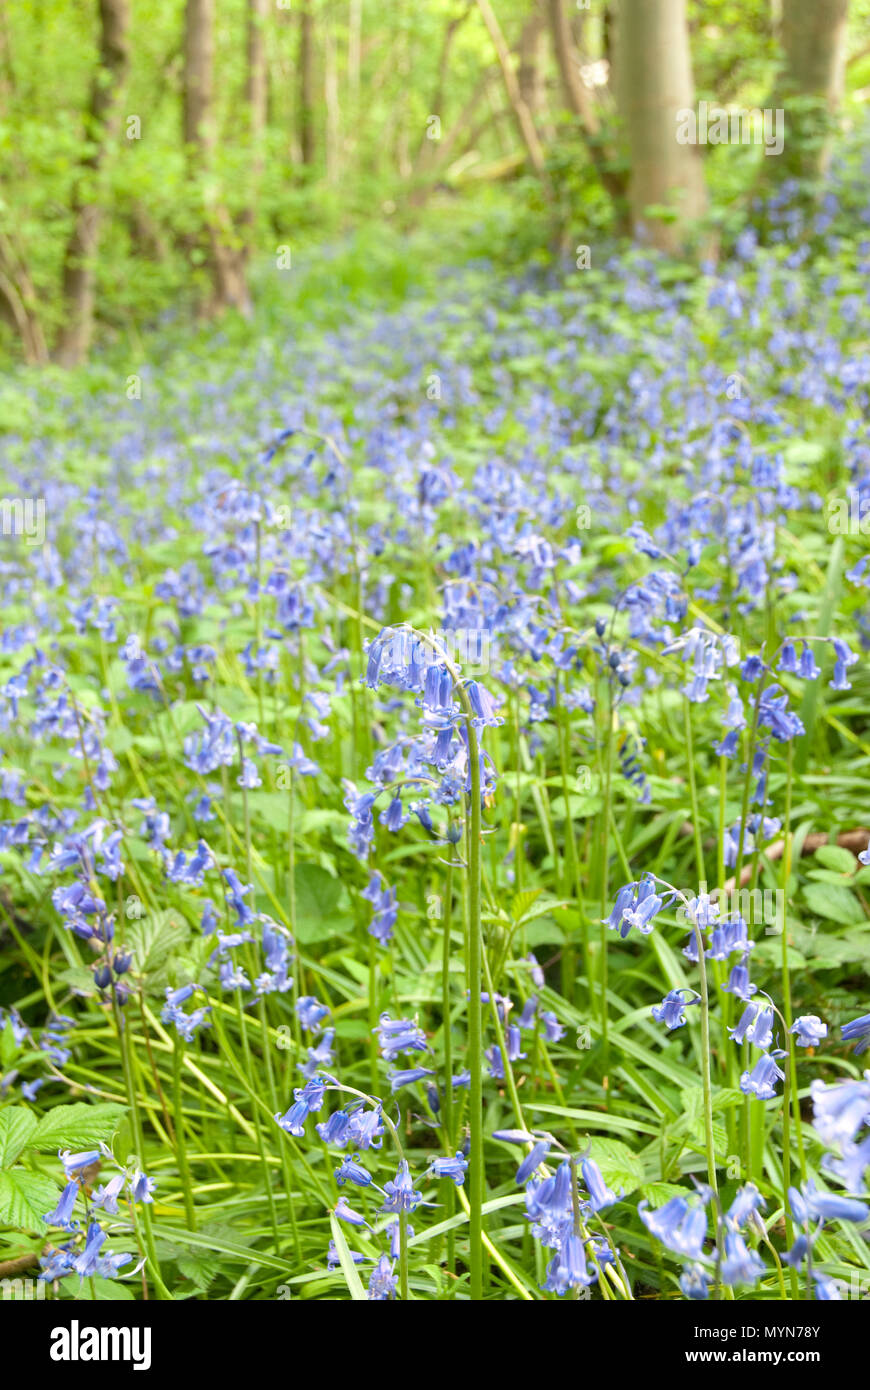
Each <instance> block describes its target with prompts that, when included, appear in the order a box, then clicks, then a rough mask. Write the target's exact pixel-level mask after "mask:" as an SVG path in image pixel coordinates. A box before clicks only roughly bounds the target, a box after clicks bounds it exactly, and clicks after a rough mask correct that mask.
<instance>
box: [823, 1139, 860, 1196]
mask: <svg viewBox="0 0 870 1390" xmlns="http://www.w3.org/2000/svg"><path fill="white" fill-rule="evenodd" d="M840 1150H841V1152H840V1156H839V1157H837V1156H836V1155H834V1154H825V1156H824V1158H823V1159H822V1167H823V1168H825V1169H827V1171H828V1172H830V1173H834V1174H835V1176H836V1177H838V1178H839V1179H840V1181H841V1182H842V1183H843V1185H844V1187H846V1188H848V1190H849V1191H850V1192H861V1193H863V1192H865V1191H866V1186H867V1184H866V1174H867V1169H868V1168H870V1134H868V1135H867V1137H866V1139H862V1140H861V1142H860V1143H859V1144H856V1143H854V1142H853V1141H852V1140H851V1139H845V1140H843V1141H842V1143H841V1146H840Z"/></svg>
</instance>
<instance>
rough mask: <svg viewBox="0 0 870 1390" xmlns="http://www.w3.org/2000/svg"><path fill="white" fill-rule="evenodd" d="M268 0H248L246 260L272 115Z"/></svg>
mask: <svg viewBox="0 0 870 1390" xmlns="http://www.w3.org/2000/svg"><path fill="white" fill-rule="evenodd" d="M268 15H269V0H248V31H247V74H246V77H245V101H246V103H247V107H248V138H249V149H250V160H251V174H250V188H249V191H248V204H247V207H246V208H245V210H244V213H243V214H242V219H241V220H242V227H243V229H244V236H245V245H244V256H245V260H247V259H248V258H249V257H250V254H251V237H252V234H253V229H254V226H255V224H256V220H257V204H258V201H259V196H260V180H261V178H262V175H263V143H264V140H265V137H266V127H267V122H268V117H269V69H268V65H267V61H266V20H267V18H268Z"/></svg>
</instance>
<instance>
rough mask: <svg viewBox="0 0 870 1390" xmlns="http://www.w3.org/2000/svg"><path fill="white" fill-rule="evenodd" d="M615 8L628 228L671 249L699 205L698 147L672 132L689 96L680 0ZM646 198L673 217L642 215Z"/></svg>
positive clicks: (629, 2)
mask: <svg viewBox="0 0 870 1390" xmlns="http://www.w3.org/2000/svg"><path fill="white" fill-rule="evenodd" d="M616 13H617V34H616V90H617V102H618V106H619V110H620V114H621V115H622V117H623V120H624V123H625V130H626V136H627V143H628V155H629V163H630V170H631V172H630V177H629V203H630V207H631V220H632V226H633V230H634V234H635V237H636V238H637V239H638V240H639V241H641V242H645V243H647V244H649V245H652V246H655V247H657V248H658V249H659V250H662V251H666V252H671V253H674V252H679V251H682V250H683V249H684V248H685V247H686V245H687V243H688V240H689V237H690V233H691V229H692V224H693V222H694V221H695V220H696V219H697V218H699V217H700V216H701V215H702V214H703V213H704V211H705V210H706V206H707V196H706V188H705V183H704V167H703V162H702V159H701V154H700V149H699V147H698V146H697V145H690V144H685V145H684V144H680V143H679V142H678V140H677V113H678V112H679V111H681V110H685V109H688V108H692V107H693V106H694V101H695V91H694V85H693V82H692V64H691V56H690V53H689V33H688V27H687V23H686V0H655V3H654V4H650V3H649V2H648V0H619V4H618V7H617V12H616ZM654 205H655V206H660V207H661V206H665V207H667V208H669V209H670V210H671V217H672V219H673V220H663V219H662V218H660V217H649V216H648V215H647V209H648V208H650V207H651V206H654Z"/></svg>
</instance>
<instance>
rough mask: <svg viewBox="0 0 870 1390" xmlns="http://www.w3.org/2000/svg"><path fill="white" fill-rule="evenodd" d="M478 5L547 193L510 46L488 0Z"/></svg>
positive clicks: (480, 0) (540, 155)
mask: <svg viewBox="0 0 870 1390" xmlns="http://www.w3.org/2000/svg"><path fill="white" fill-rule="evenodd" d="M477 6H478V9H479V10H480V13H481V16H482V17H483V22H484V24H485V25H486V27H487V30H488V32H489V37H490V39H491V40H492V46H493V48H494V49H495V54H496V57H497V58H498V64H499V67H500V68H501V73H502V78H503V80H504V86H505V91H506V92H507V98H508V101H509V102H510V106H511V110H512V111H513V113H514V118H515V120H516V123H517V128H518V130H519V132H520V135H521V136H522V141H523V144H524V145H525V147H526V153H527V154H528V157H529V163H530V164H531V166H532V168H533V169H534V171H535V173H536V174H537V175H538V178H539V179H540V180H541V183H542V185H543V187H544V191H545V192H546V193H547V195H548V196H549V195H550V192H551V189H550V180H549V177H548V175H547V168H546V161H545V157H544V150H543V147H542V145H541V142H540V140H539V139H538V132H537V130H536V129H535V122H534V121H533V119H532V113H531V112H530V110H529V108H528V106H527V104H526V102H525V100H524V99H523V94H522V92H521V91H520V84H519V82H518V80H517V75H516V72H515V71H514V66H513V61H512V58H511V53H510V49H509V48H508V46H507V44H506V42H505V38H504V34H503V33H502V31H501V28H500V26H499V22H498V20H497V19H496V17H495V11H494V10H493V8H492V5H491V4H490V3H489V0H477Z"/></svg>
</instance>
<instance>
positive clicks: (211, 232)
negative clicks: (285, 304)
mask: <svg viewBox="0 0 870 1390" xmlns="http://www.w3.org/2000/svg"><path fill="white" fill-rule="evenodd" d="M213 92H214V0H187V4H186V8H185V30H184V103H183V120H184V140H185V144H186V146H187V149H188V157H189V161H190V166H191V172H192V174H193V176H194V178H198V179H199V180H202V178H203V176H208V175H209V174H210V173H211V172H212V168H213V163H214V154H215V145H216V139H217V133H216V131H215V126H214V111H213ZM205 229H206V236H207V241H208V250H209V261H210V268H211V275H212V288H213V298H212V302H211V303H210V304H209V305H208V309H209V311H210V312H220V311H221V310H222V309H226V308H234V309H238V310H239V311H240V312H241V313H243V314H247V313H250V308H251V301H250V297H249V295H248V289H247V285H246V283H245V271H244V252H243V250H241V249H240V247H239V246H238V245H237V244H236V242H237V240H238V239H237V237H236V236H235V233H234V230H233V226H232V222H231V220H230V216H229V214H228V212H227V210H226V208H225V207H224V206H223V204H222V202H221V201H220V199H219V198H218V199H216V200H215V201H213V202H212V203H211V204H210V205H209V203H208V201H207V202H206V206H205Z"/></svg>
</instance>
